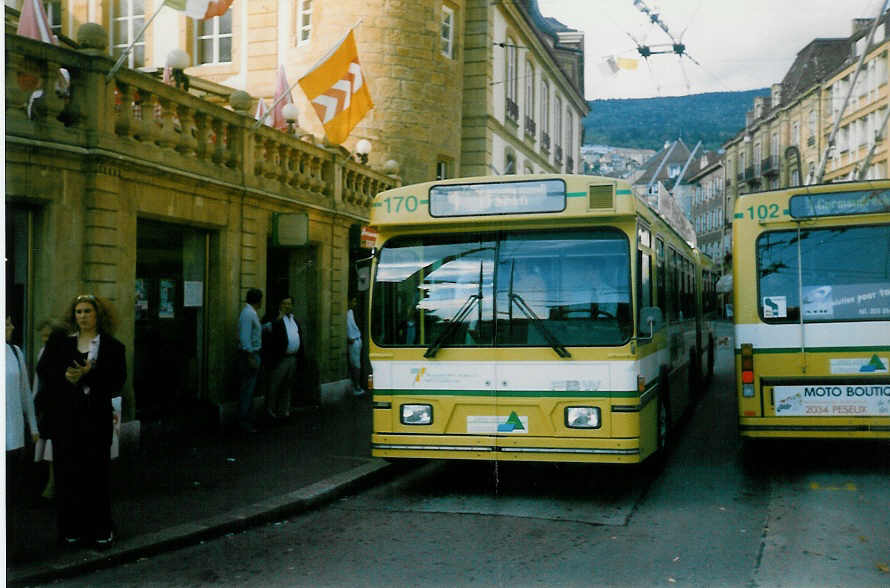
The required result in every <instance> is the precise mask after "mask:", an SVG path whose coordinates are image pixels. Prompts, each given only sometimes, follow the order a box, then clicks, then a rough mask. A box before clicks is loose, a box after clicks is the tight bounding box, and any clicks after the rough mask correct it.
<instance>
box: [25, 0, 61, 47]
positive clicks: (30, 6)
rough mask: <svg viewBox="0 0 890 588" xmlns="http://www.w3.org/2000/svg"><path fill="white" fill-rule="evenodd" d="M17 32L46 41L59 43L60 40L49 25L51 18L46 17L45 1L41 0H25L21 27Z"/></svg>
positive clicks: (54, 43)
mask: <svg viewBox="0 0 890 588" xmlns="http://www.w3.org/2000/svg"><path fill="white" fill-rule="evenodd" d="M16 33H18V34H19V35H21V36H23V37H30V38H32V39H37V40H38V41H43V42H44V43H52V44H53V45H58V44H59V40H58V39H57V38H56V36H55V35H54V34H53V31H52V29H51V28H50V27H49V19H48V18H47V17H46V10H44V9H43V2H41V1H40V0H25V3H24V4H22V12H21V14H20V15H19V28H18V29H17V30H16Z"/></svg>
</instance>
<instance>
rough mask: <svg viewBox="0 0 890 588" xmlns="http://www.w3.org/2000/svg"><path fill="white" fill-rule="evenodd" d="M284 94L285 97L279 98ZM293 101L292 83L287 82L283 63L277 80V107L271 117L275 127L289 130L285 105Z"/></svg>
mask: <svg viewBox="0 0 890 588" xmlns="http://www.w3.org/2000/svg"><path fill="white" fill-rule="evenodd" d="M285 94H286V96H285ZM282 96H285V97H284V99H283V100H279V98H281V97H282ZM293 103H294V98H293V96H292V95H291V93H290V84H288V83H287V74H285V73H284V66H283V65H282V66H281V67H280V68H279V70H278V79H277V80H276V81H275V102H274V104H275V108H273V109H272V117H271V118H272V126H273V127H275V128H276V129H279V130H282V131H286V130H287V121H286V120H284V105H285V104H293Z"/></svg>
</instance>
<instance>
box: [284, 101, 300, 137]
mask: <svg viewBox="0 0 890 588" xmlns="http://www.w3.org/2000/svg"><path fill="white" fill-rule="evenodd" d="M281 116H283V117H284V120H285V122H287V132H288V134H289V135H291V134H293V132H294V125H295V124H296V122H297V118H298V117H299V116H300V109H299V108H297V105H296V104H294V103H293V102H288V103H287V104H285V105H284V108H282V109H281ZM298 128H299V127H298Z"/></svg>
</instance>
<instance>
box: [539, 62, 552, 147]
mask: <svg viewBox="0 0 890 588" xmlns="http://www.w3.org/2000/svg"><path fill="white" fill-rule="evenodd" d="M541 148H542V149H543V150H544V151H550V84H548V83H547V80H541Z"/></svg>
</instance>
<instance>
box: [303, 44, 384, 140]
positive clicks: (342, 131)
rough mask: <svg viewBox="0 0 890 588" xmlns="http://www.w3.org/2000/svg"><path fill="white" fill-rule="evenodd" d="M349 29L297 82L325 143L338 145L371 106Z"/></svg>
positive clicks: (372, 105)
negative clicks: (323, 131) (318, 124)
mask: <svg viewBox="0 0 890 588" xmlns="http://www.w3.org/2000/svg"><path fill="white" fill-rule="evenodd" d="M366 82H367V80H366V79H365V77H364V75H363V72H362V68H361V65H360V64H359V61H358V49H356V46H355V36H354V35H353V31H352V30H351V29H350V31H349V33H347V35H346V37H344V38H343V40H342V41H340V42H339V43H338V44H337V45H336V46H335V47H334V48H333V49H331V51H330V52H328V54H327V55H325V56H324V57H322V58H321V59H320V60H319V61H318V63H316V64H315V65H314V66H313V67H312V69H311V70H309V72H308V73H307V74H306V75H304V76H303V77H302V78H300V80H299V84H300V87H301V88H303V92H305V94H306V97H307V98H308V99H309V101H310V102H311V103H312V107H313V108H314V109H315V113H316V114H317V115H318V118H319V119H321V123H322V124H323V125H324V130H325V134H326V135H327V137H328V140H329V141H330V142H331V143H334V144H335V145H339V144H340V143H343V141H345V140H346V138H347V137H349V133H350V132H351V131H352V129H353V128H355V125H357V124H358V123H359V121H361V120H362V118H364V116H365V114H367V112H368V111H369V110H371V108H373V107H374V103H373V102H372V101H371V93H370V92H369V91H368V84H367V83H366Z"/></svg>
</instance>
